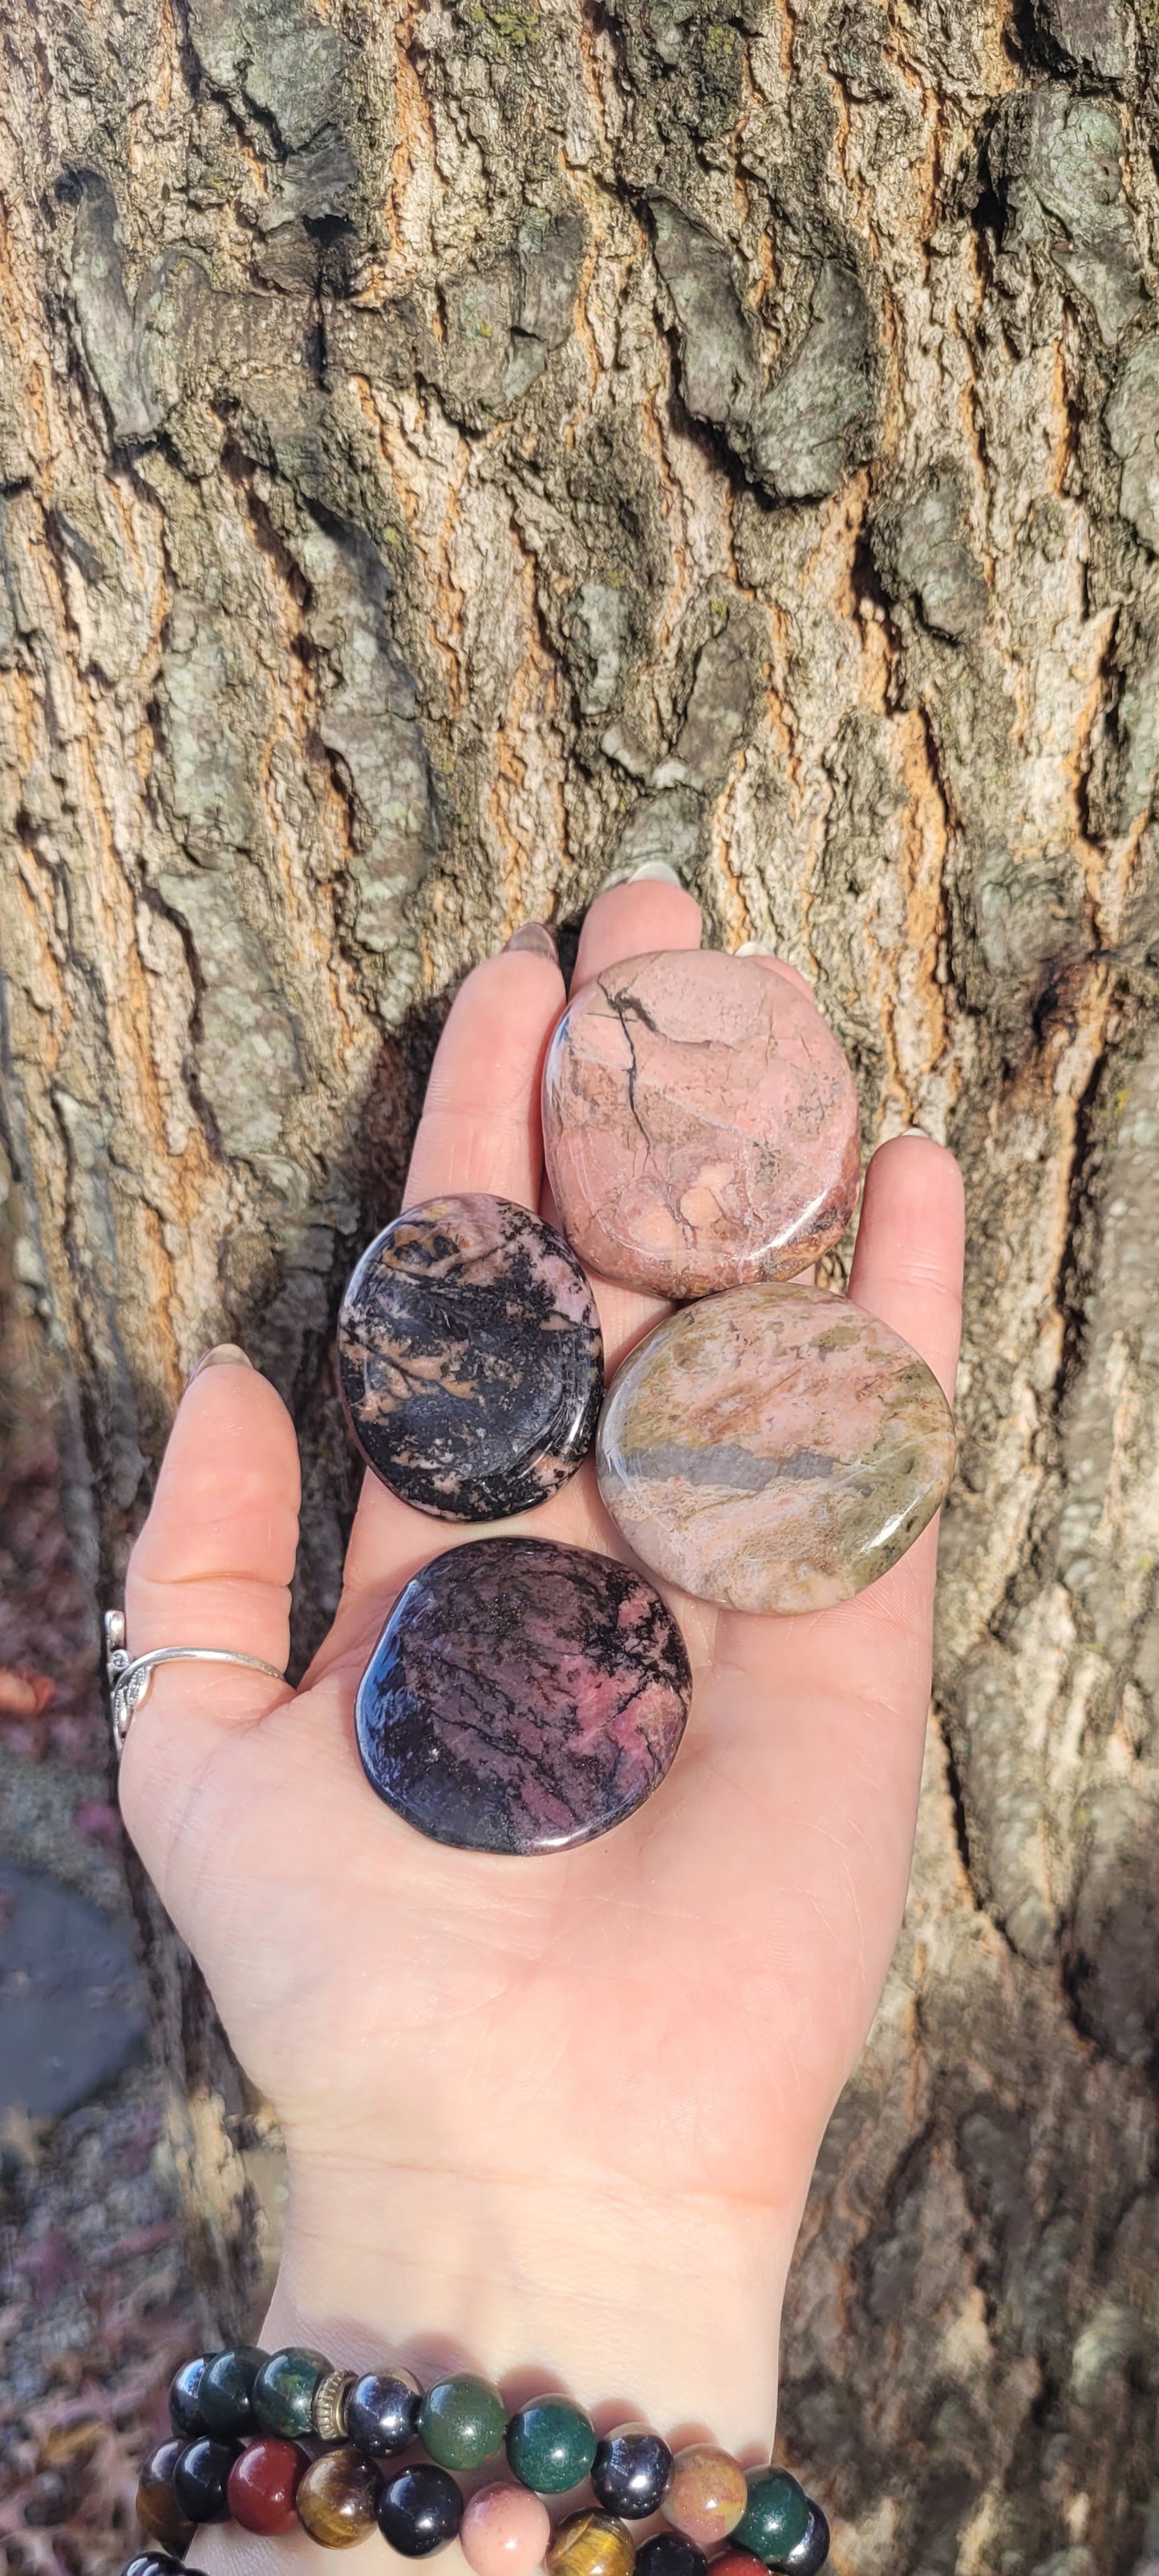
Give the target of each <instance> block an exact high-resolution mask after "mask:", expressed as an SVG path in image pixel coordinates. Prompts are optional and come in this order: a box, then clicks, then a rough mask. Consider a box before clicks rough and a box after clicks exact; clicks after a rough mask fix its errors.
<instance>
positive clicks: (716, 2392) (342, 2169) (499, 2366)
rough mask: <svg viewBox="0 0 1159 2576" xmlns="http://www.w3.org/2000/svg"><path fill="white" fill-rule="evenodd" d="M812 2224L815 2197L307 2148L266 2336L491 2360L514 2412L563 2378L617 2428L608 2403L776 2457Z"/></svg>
mask: <svg viewBox="0 0 1159 2576" xmlns="http://www.w3.org/2000/svg"><path fill="white" fill-rule="evenodd" d="M802 2198H803V2188H802ZM798 2219H799V2205H798V2206H797V2207H794V2208H793V2209H792V2210H791V2211H788V2210H786V2211H784V2212H778V2211H777V2210H774V2209H770V2208H769V2207H767V2206H764V2205H753V2204H751V2203H720V2202H718V2201H715V2200H708V2199H705V2200H697V2199H690V2198H689V2197H687V2196H680V2197H678V2198H673V2199H667V2200H665V2199H663V2198H659V2197H657V2195H656V2194H655V2193H654V2192H652V2191H649V2192H648V2193H642V2192H638V2191H637V2190H636V2189H635V2188H634V2187H631V2186H629V2185H618V2184H617V2183H616V2181H615V2180H612V2181H608V2182H604V2181H602V2180H601V2182H600V2183H599V2184H598V2185H593V2186H590V2187H589V2186H586V2185H583V2186H581V2185H579V2184H577V2183H575V2182H568V2181H561V2180H560V2179H559V2178H558V2177H553V2176H546V2177H544V2178H543V2179H538V2178H537V2179H532V2180H528V2179H525V2178H524V2177H522V2176H521V2177H518V2178H516V2179H513V2180H510V2181H507V2180H497V2179H496V2178H494V2177H491V2176H465V2175H459V2174H456V2175H449V2174H446V2173H441V2172H431V2171H427V2170H423V2169H418V2168H415V2169H411V2168H407V2167H399V2166H393V2167H388V2168H385V2169H384V2168H383V2167H382V2166H380V2165H370V2164H369V2163H368V2164H365V2165H362V2164H359V2163H357V2162H353V2161H351V2162H344V2163H342V2164H338V2163H336V2162H335V2161H334V2159H333V2158H332V2157H329V2156H327V2157H326V2158H325V2159H322V2160H318V2161H315V2160H313V2159H311V2158H310V2157H308V2156H307V2157H302V2156H298V2157H295V2156H293V2155H291V2160H290V2200H289V2212H288V2220H287V2227H286V2233H285V2238H284V2242H283V2249H282V2259H281V2265H280V2269H279V2274H278V2280H277V2284H276V2287H275V2291H274V2295H273V2298H272V2301H271V2305H270V2310H269V2314H268V2317H267V2319H266V2322H265V2326H264V2328H263V2331H262V2338H261V2339H262V2341H263V2343H264V2344H265V2345H266V2347H267V2348H273V2347H274V2346H276V2345H280V2344H285V2343H306V2344H310V2345H315V2346H317V2347H318V2349H320V2350H321V2351H324V2352H325V2353H326V2354H327V2355H328V2357H329V2358H330V2359H331V2360H332V2361H333V2362H334V2363H335V2364H336V2365H341V2366H345V2367H350V2368H359V2369H362V2368H365V2369H370V2368H374V2367H378V2366H380V2365H381V2364H382V2363H383V2362H384V2361H387V2360H402V2361H405V2362H406V2363H407V2364H408V2366H409V2367H411V2368H412V2369H414V2370H416V2372H417V2374H418V2376H419V2377H420V2378H422V2379H426V2380H431V2379H433V2378H437V2377H438V2376H439V2375H440V2374H441V2373H442V2372H444V2371H448V2370H452V2369H457V2368H463V2367H468V2368H473V2369H477V2370H480V2371H482V2372H483V2373H484V2374H485V2376H486V2377H488V2378H490V2379H494V2380H496V2381H497V2382H498V2383H499V2385H500V2386H501V2387H502V2388H503V2389H504V2391H505V2393H506V2394H509V2395H510V2398H511V2402H512V2403H513V2404H515V2403H518V2402H519V2401H520V2400H521V2399H523V2398H525V2397H527V2396H528V2395H531V2394H534V2393H535V2390H536V2388H539V2387H547V2386H550V2385H557V2386H560V2387H566V2388H567V2390H568V2391H569V2392H570V2394H571V2395H572V2396H574V2397H575V2398H577V2399H578V2400H579V2402H580V2403H581V2404H582V2405H585V2406H588V2407H590V2408H592V2409H593V2410H595V2411H596V2412H597V2414H599V2415H601V2416H602V2417H603V2418H604V2420H606V2419H607V2410H608V2408H609V2407H611V2408H612V2410H613V2413H614V2415H615V2416H616V2417H617V2418H618V2419H619V2420H624V2419H625V2418H628V2417H640V2418H642V2419H644V2420H646V2421H648V2422H649V2423H651V2424H652V2425H653V2426H654V2427H655V2429H656V2430H657V2431H658V2432H664V2433H672V2432H680V2431H686V2429H687V2428H695V2429H697V2430H701V2431H705V2432H708V2433H710V2434H711V2435H712V2437H713V2438H714V2439H715V2440H717V2441H719V2442H722V2443H723V2444H724V2445H725V2447H726V2448H728V2449H730V2450H735V2451H737V2452H740V2453H744V2454H745V2455H747V2456H750V2457H752V2456H756V2455H767V2452H768V2449H769V2446H770V2444H771V2440H772V2433H773V2425H774V2420H775V2414H776V2387H777V2339H778V2331H779V2324H780V2312H781V2302H782V2297H783V2292H784V2283H785V2276H786V2273H787V2270H788V2265H789V2260H790V2258H791V2254H792V2247H793V2241H794V2238H795V2235H796V2229H797V2223H798ZM532 2383H535V2385H534V2387H533V2386H532Z"/></svg>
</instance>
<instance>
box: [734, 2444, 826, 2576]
mask: <svg viewBox="0 0 1159 2576" xmlns="http://www.w3.org/2000/svg"><path fill="white" fill-rule="evenodd" d="M745 2482H746V2485H747V2487H748V2491H749V2500H748V2503H747V2505H746V2506H745V2509H744V2512H743V2513H742V2515H741V2518H740V2521H739V2522H738V2523H737V2524H735V2526H734V2528H733V2529H732V2530H731V2531H730V2533H729V2535H728V2545H729V2548H730V2549H748V2550H751V2552H752V2555H753V2557H754V2558H763V2560H764V2562H765V2565H766V2567H776V2566H779V2564H780V2561H781V2560H782V2559H783V2558H787V2557H788V2555H789V2552H790V2550H792V2549H795V2548H796V2546H797V2542H798V2541H799V2540H803V2539H804V2537H805V2533H806V2532H807V2530H808V2528H809V2499H808V2496H807V2495H806V2493H805V2490H804V2488H803V2487H799V2486H798V2484H797V2481H796V2479H795V2478H791V2477H790V2476H789V2472H788V2470H787V2469H772V2468H769V2469H750V2470H749V2471H748V2473H747V2477H746V2481H745Z"/></svg>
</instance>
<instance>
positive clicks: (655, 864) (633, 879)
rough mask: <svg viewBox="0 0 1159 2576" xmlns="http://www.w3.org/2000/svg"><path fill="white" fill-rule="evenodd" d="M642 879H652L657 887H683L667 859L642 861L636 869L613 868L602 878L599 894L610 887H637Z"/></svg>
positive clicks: (680, 878)
mask: <svg viewBox="0 0 1159 2576" xmlns="http://www.w3.org/2000/svg"><path fill="white" fill-rule="evenodd" d="M642 877H644V878H649V877H650V878H652V879H653V880H654V881H655V883H656V884H657V885H674V886H680V887H681V888H682V889H683V885H684V879H683V877H682V876H680V875H678V873H677V871H676V869H675V868H670V867H669V865H668V861H667V859H644V860H643V861H642V863H641V865H640V866H639V867H638V868H613V869H612V870H611V873H610V875H608V876H606V877H605V878H604V882H603V884H602V886H601V887H600V893H601V894H606V893H607V892H608V889H609V887H610V886H618V885H638V884H639V882H640V879H641V878H642Z"/></svg>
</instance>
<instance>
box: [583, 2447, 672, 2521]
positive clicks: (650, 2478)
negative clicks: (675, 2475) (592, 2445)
mask: <svg viewBox="0 0 1159 2576" xmlns="http://www.w3.org/2000/svg"><path fill="white" fill-rule="evenodd" d="M671 2474H672V2453H671V2451H670V2450H669V2448H668V2444H667V2442H662V2441H661V2439H660V2435H659V2434H658V2433H652V2432H649V2429H648V2426H647V2425H646V2424H617V2426H616V2429H615V2431H614V2432H613V2433H605V2435H604V2437H603V2440H602V2442H601V2443H600V2445H599V2448H598V2450H597V2452H596V2456H595V2458H594V2460H593V2461H592V2486H593V2488H594V2490H595V2498H596V2503H597V2504H601V2505H602V2506H603V2508H604V2511H605V2513H616V2514H622V2515H623V2517H624V2519H625V2521H626V2522H643V2521H644V2520H645V2518H646V2516H647V2515H648V2514H650V2513H658V2512H659V2510H660V2506H661V2504H662V2503H663V2500H664V2494H665V2490H666V2488H667V2485H668V2480H669V2478H670V2476H671Z"/></svg>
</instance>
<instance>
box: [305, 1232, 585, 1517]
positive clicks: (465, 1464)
mask: <svg viewBox="0 0 1159 2576" xmlns="http://www.w3.org/2000/svg"><path fill="white" fill-rule="evenodd" d="M338 1366H339V1373H340V1377H341V1383H342V1394H343V1399H344V1401H345V1405H346V1410H347V1415H348V1418H349V1422H350V1427H351V1430H352V1431H353V1433H354V1437H355V1439H356V1441H357V1442H358V1446H359V1448H360V1449H361V1451H362V1454H363V1457H364V1458H365V1459H366V1460H367V1463H368V1465H370V1466H371V1467H373V1469H374V1471H375V1474H376V1475H378V1476H381V1477H382V1479H383V1482H384V1484H387V1485H389V1486H390V1487H391V1488H392V1490H393V1492H395V1493H396V1494H401V1495H402V1498H403V1500H404V1502H408V1503H413V1504H414V1505H415V1507H416V1509H417V1510H419V1511H421V1512H433V1513H434V1514H435V1515H436V1516H437V1517H438V1518H439V1519H441V1520H458V1521H480V1520H482V1521H486V1520H501V1519H503V1518H505V1517H506V1516H507V1515H508V1514H509V1513H511V1512H523V1511H530V1510H531V1509H532V1508H533V1506H534V1505H535V1504H536V1503H542V1502H545V1501H546V1500H547V1497H548V1495H549V1494H554V1493H555V1492H556V1490H557V1488H558V1487H559V1486H560V1485H562V1484H565V1483H566V1481H567V1478H568V1477H569V1476H571V1475H573V1474H574V1472H575V1469H576V1468H577V1467H578V1465H579V1463H580V1460H581V1459H582V1458H584V1457H586V1455H587V1452H588V1450H589V1449H590V1447H591V1443H592V1435H593V1433H594V1431H595V1427H596V1416H597V1414H598V1412H599V1409H600V1399H601V1396H602V1394H603V1370H604V1357H603V1342H602V1340H601V1338H600V1323H599V1316H598V1314H597V1312H596V1305H595V1299H594V1298H593V1296H592V1292H591V1289H590V1288H589V1286H588V1283H587V1280H586V1279H585V1277H584V1274H583V1271H582V1270H581V1268H580V1265H579V1262H578V1261H577V1260H576V1257H575V1254H574V1253H573V1252H571V1251H570V1250H569V1248H568V1246H567V1244H566V1243H565V1242H564V1240H563V1236H562V1235H561V1234H557V1233H556V1231H555V1228H554V1226H550V1225H544V1224H543V1223H542V1222H541V1220H540V1218H539V1217H537V1216H532V1215H531V1214H530V1213H529V1212H528V1210H527V1209H526V1208H521V1207H516V1206H515V1205H514V1204H513V1203H512V1201H511V1200H510V1199H496V1198H488V1197H486V1196H485V1195H484V1194H483V1193H481V1192H470V1193H467V1194H465V1195H464V1196H462V1197H453V1198H450V1197H449V1198H439V1199H428V1200H426V1201H425V1202H424V1204H423V1205H422V1206H421V1207H415V1208H409V1209H407V1211H406V1212H405V1213H404V1214H403V1215H402V1216H400V1217H396V1218H395V1221H394V1223H393V1225H388V1226H387V1227H386V1229H385V1232H384V1233H382V1234H380V1235H378V1236H377V1237H376V1239H375V1241H374V1242H373V1243H372V1244H371V1245H370V1248H369V1250H368V1251H367V1252H364V1253H363V1256H362V1259H361V1261H360V1262H359V1264H358V1267H357V1269H356V1270H355V1272H354V1275H353V1277H352V1279H351V1281H350V1285H349V1287H348V1288H347V1291H346V1294H345V1297H344V1298H343V1301H342V1311H341V1314H340V1315H339V1318H338Z"/></svg>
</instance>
